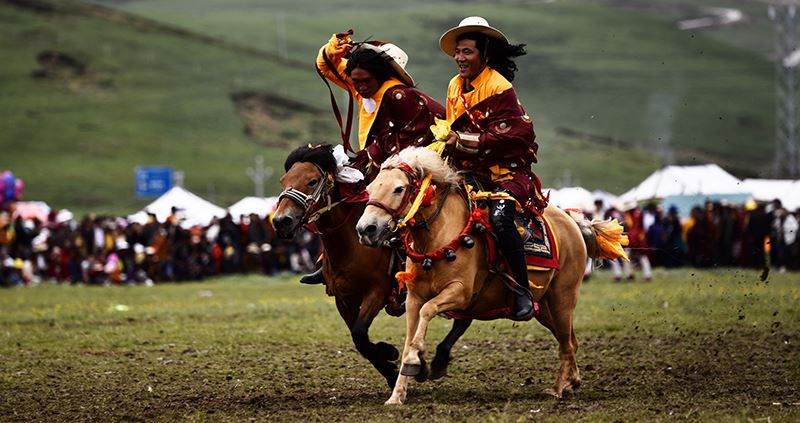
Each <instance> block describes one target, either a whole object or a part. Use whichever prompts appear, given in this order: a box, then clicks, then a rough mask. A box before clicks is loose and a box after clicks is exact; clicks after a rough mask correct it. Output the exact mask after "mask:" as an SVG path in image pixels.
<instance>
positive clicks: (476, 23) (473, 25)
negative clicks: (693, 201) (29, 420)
mask: <svg viewBox="0 0 800 423" xmlns="http://www.w3.org/2000/svg"><path fill="white" fill-rule="evenodd" d="M467 32H479V33H481V34H484V35H487V36H489V37H490V38H494V39H497V40H500V41H502V42H504V43H506V44H508V38H506V36H505V35H503V33H502V32H500V31H499V30H497V29H495V28H492V27H491V26H489V22H488V21H487V20H486V19H484V18H482V17H480V16H470V17H468V18H464V19H462V20H461V23H459V24H458V26H457V27H453V28H450V29H448V30H447V31H446V32H445V33H444V34H442V36H441V38H439V48H441V49H442V51H443V52H445V53H446V54H447V55H448V56H452V55H454V54H455V53H456V40H457V39H458V36H459V35H461V34H466V33H467Z"/></svg>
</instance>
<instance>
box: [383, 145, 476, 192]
mask: <svg viewBox="0 0 800 423" xmlns="http://www.w3.org/2000/svg"><path fill="white" fill-rule="evenodd" d="M402 162H405V163H406V164H408V165H409V166H411V168H412V169H414V171H415V172H417V173H418V174H419V176H420V178H424V177H426V176H428V175H430V176H431V181H433V183H435V184H437V185H456V184H458V183H459V181H460V180H461V177H460V176H458V174H457V173H456V171H455V170H453V168H451V167H450V166H448V165H447V164H446V163H445V162H444V161H443V160H442V159H441V157H439V155H438V154H437V153H436V152H435V151H433V150H429V149H427V148H422V147H409V148H406V149H405V150H403V151H401V152H400V153H398V154H395V155H394V156H392V157H390V158H389V159H387V160H386V161H385V162H384V163H383V165H382V166H381V169H383V168H385V167H397V166H399V165H400V163H402Z"/></svg>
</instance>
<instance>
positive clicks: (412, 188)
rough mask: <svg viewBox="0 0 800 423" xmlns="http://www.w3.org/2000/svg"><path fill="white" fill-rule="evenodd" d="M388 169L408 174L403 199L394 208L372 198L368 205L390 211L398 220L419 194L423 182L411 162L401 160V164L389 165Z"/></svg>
mask: <svg viewBox="0 0 800 423" xmlns="http://www.w3.org/2000/svg"><path fill="white" fill-rule="evenodd" d="M388 169H399V170H401V171H403V173H405V174H406V178H408V188H407V189H406V192H405V193H403V199H402V200H401V201H400V205H398V206H397V207H396V208H392V207H389V206H387V205H386V204H384V203H382V202H380V201H378V200H373V199H370V200H369V201H367V206H375V207H378V208H381V209H383V210H385V211H386V212H387V213H389V216H391V217H392V219H394V220H398V219H400V218H401V217H402V213H403V210H404V209H405V208H406V206H408V204H409V203H410V202H411V200H412V199H414V198H415V197H416V196H417V195H418V194H419V190H420V187H421V186H422V183H421V181H420V180H419V176H417V172H414V169H412V168H411V166H409V164H408V163H406V162H400V164H399V165H397V166H394V167H389V168H388Z"/></svg>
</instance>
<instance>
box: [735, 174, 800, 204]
mask: <svg viewBox="0 0 800 423" xmlns="http://www.w3.org/2000/svg"><path fill="white" fill-rule="evenodd" d="M742 185H744V187H745V189H747V191H748V192H749V193H751V194H752V195H753V198H755V199H756V200H758V201H772V200H774V199H776V198H777V199H780V200H781V203H783V207H785V208H786V209H787V210H790V211H794V210H797V209H798V208H800V180H792V179H745V180H744V181H742Z"/></svg>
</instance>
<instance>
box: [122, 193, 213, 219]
mask: <svg viewBox="0 0 800 423" xmlns="http://www.w3.org/2000/svg"><path fill="white" fill-rule="evenodd" d="M173 207H176V208H177V209H179V210H180V215H181V217H182V219H181V223H180V224H181V226H183V227H185V228H188V227H192V226H194V225H203V226H205V225H208V224H209V223H211V220H213V219H214V218H215V217H219V218H221V217H224V216H225V215H226V214H227V211H226V210H225V209H223V208H222V207H219V206H217V205H215V204H213V203H210V202H208V201H206V200H204V199H202V198H200V197H198V196H197V195H195V194H192V193H191V192H189V191H187V190H185V189H184V188H181V187H173V188H172V189H170V190H169V191H167V192H165V193H164V194H163V195H162V196H161V197H158V199H156V200H155V201H153V202H152V203H150V204H148V205H147V206H145V208H144V209H143V210H142V211H140V212H138V213H136V214H134V215H131V216H129V217H128V220H131V221H134V222H143V221H146V220H147V213H153V214H155V215H156V219H158V221H159V222H163V221H165V220H166V219H167V218H168V217H169V215H170V214H171V213H172V208H173Z"/></svg>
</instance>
